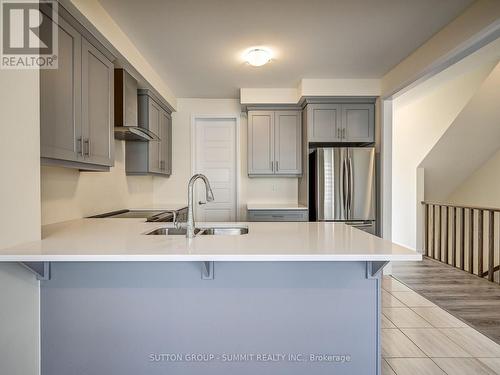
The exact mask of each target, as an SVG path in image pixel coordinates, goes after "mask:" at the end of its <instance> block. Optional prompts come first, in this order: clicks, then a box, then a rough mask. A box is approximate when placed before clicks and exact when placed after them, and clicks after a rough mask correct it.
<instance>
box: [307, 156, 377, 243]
mask: <svg viewBox="0 0 500 375" xmlns="http://www.w3.org/2000/svg"><path fill="white" fill-rule="evenodd" d="M309 171H310V181H309V187H310V190H309V200H310V202H309V209H310V217H311V219H312V220H315V221H344V222H346V223H348V224H350V225H353V226H356V227H357V228H359V229H362V230H365V231H366V232H369V233H372V234H375V232H376V225H375V219H376V208H375V197H376V195H375V148H373V147H329V148H317V149H315V150H314V151H313V152H312V153H311V154H310V155H309Z"/></svg>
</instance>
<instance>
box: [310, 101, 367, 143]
mask: <svg viewBox="0 0 500 375" xmlns="http://www.w3.org/2000/svg"><path fill="white" fill-rule="evenodd" d="M374 113H375V106H374V105H373V104H371V103H362V104H358V103H356V104H349V103H348V104H308V105H307V107H306V118H307V134H308V135H307V138H308V141H309V142H335V143H343V142H347V143H372V142H375V115H374Z"/></svg>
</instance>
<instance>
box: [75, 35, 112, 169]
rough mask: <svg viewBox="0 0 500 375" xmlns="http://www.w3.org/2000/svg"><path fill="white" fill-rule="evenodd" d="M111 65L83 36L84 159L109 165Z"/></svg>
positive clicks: (110, 162) (110, 151)
mask: <svg viewBox="0 0 500 375" xmlns="http://www.w3.org/2000/svg"><path fill="white" fill-rule="evenodd" d="M113 82H114V66H113V64H112V63H111V61H109V60H108V59H107V58H106V57H105V56H104V55H103V54H102V53H101V52H99V51H98V50H97V48H95V47H94V46H93V45H92V44H90V43H89V42H87V41H86V40H85V39H83V40H82V129H83V132H82V133H83V156H84V162H85V163H90V164H97V165H104V166H112V165H113V162H114V155H113V151H114V147H113V146H114V137H113V127H114V121H113Z"/></svg>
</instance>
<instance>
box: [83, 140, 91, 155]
mask: <svg viewBox="0 0 500 375" xmlns="http://www.w3.org/2000/svg"><path fill="white" fill-rule="evenodd" d="M83 145H84V146H85V147H84V154H85V155H83V156H87V157H90V139H88V138H86V139H85V140H84V141H83Z"/></svg>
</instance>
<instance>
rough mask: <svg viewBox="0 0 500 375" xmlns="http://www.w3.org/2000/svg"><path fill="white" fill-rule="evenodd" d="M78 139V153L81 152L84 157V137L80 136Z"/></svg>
mask: <svg viewBox="0 0 500 375" xmlns="http://www.w3.org/2000/svg"><path fill="white" fill-rule="evenodd" d="M76 141H77V147H78V148H77V149H76V153H77V154H80V155H81V156H82V157H83V138H82V137H78V139H77V140H76Z"/></svg>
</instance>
